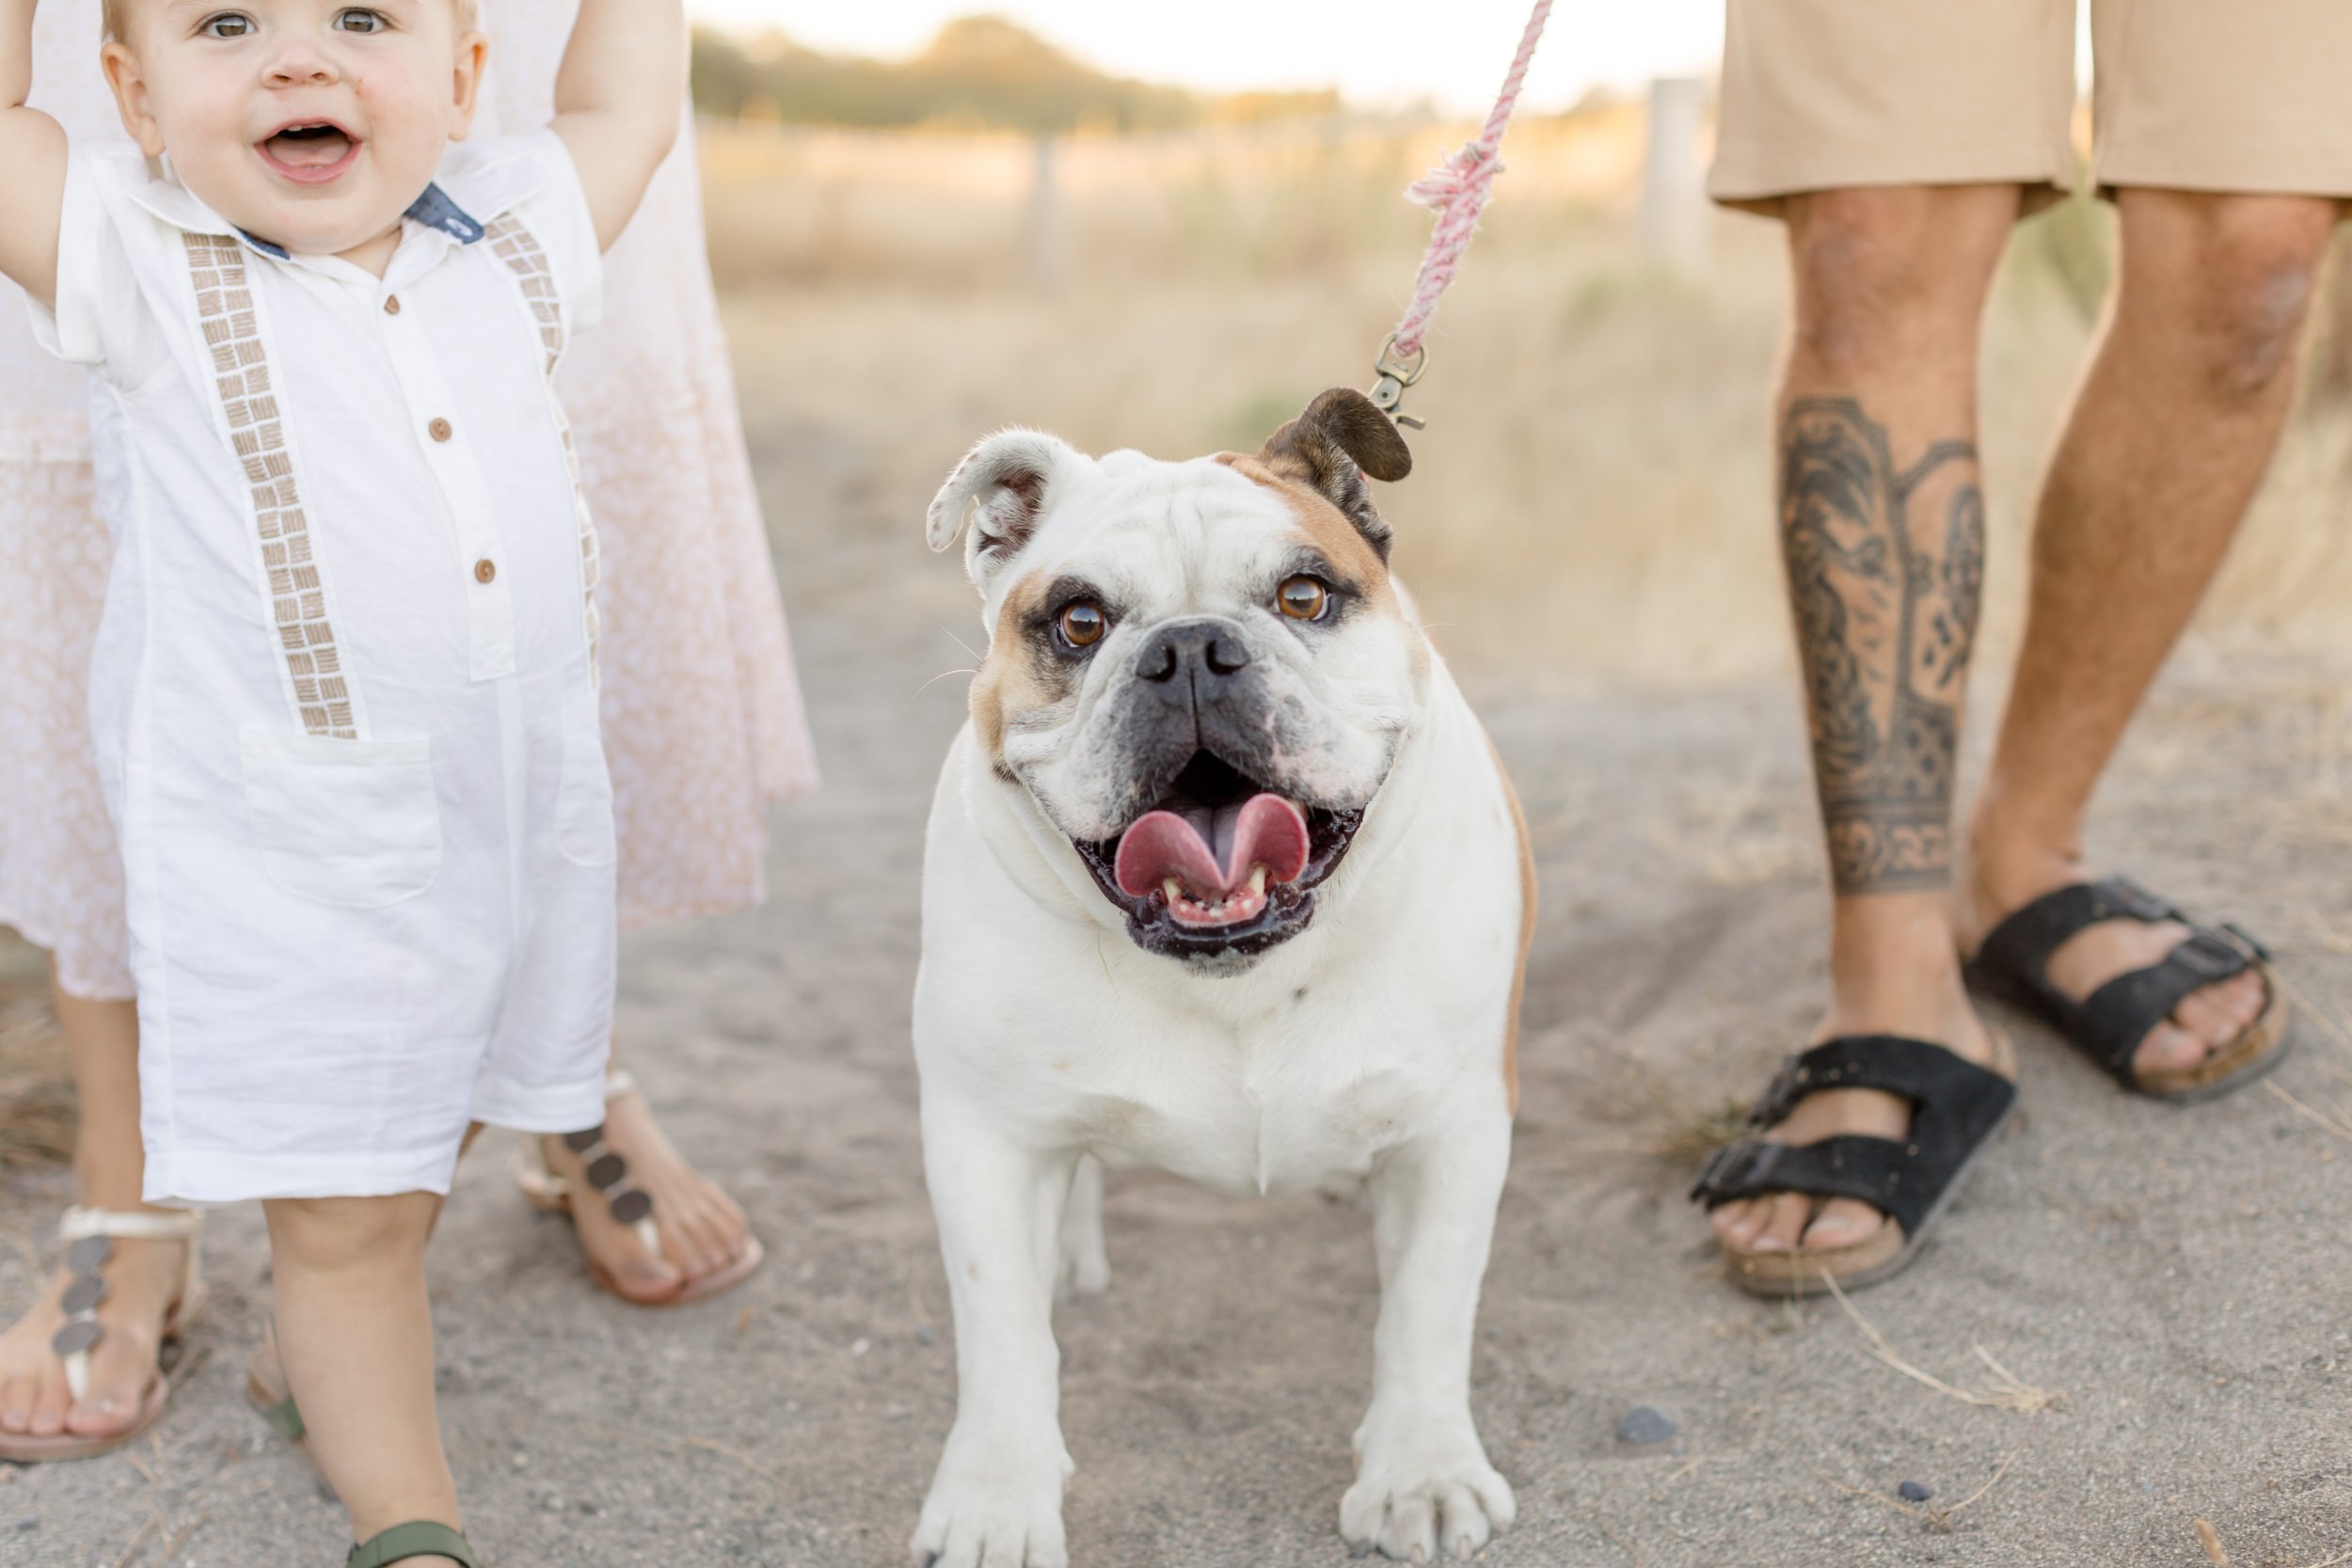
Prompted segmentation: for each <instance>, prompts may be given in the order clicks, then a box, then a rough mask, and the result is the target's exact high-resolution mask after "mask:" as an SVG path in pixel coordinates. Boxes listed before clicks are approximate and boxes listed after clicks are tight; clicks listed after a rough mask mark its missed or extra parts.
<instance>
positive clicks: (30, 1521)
mask: <svg viewBox="0 0 2352 1568" xmlns="http://www.w3.org/2000/svg"><path fill="white" fill-rule="evenodd" d="M16 1528H19V1529H39V1528H40V1520H39V1519H36V1518H33V1517H31V1516H29V1515H27V1516H26V1517H24V1518H22V1519H19V1520H18V1521H17V1522H16Z"/></svg>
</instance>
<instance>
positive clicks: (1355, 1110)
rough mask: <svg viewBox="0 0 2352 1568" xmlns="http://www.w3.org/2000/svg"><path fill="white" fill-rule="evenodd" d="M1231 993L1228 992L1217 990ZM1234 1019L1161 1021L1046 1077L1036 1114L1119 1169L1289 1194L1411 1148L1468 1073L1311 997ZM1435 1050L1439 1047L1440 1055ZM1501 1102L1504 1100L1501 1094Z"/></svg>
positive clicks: (1287, 997)
mask: <svg viewBox="0 0 2352 1568" xmlns="http://www.w3.org/2000/svg"><path fill="white" fill-rule="evenodd" d="M1225 983H1226V984H1231V983H1232V982H1225ZM1298 989H1301V988H1290V989H1289V990H1285V991H1284V992H1283V1001H1282V1002H1280V1003H1278V1004H1276V1005H1275V1006H1270V1007H1267V1008H1265V1009H1263V1010H1262V1011H1254V1014H1253V1012H1252V1011H1238V1016H1234V1015H1228V1016H1226V1017H1218V1016H1216V1015H1210V1014H1200V1013H1195V1014H1190V1015H1186V1014H1184V1013H1183V1012H1177V1013H1168V1012H1162V1013H1160V1014H1158V1015H1157V1016H1156V1017H1155V1018H1153V1019H1152V1020H1150V1021H1148V1022H1147V1021H1144V1020H1137V1021H1136V1022H1138V1024H1139V1025H1140V1027H1138V1029H1137V1031H1136V1033H1135V1034H1134V1035H1133V1036H1131V1037H1127V1038H1125V1039H1123V1040H1122V1041H1120V1043H1118V1044H1117V1045H1115V1046H1113V1047H1110V1048H1108V1049H1105V1050H1103V1051H1100V1052H1095V1053H1089V1055H1088V1056H1087V1058H1086V1060H1085V1064H1084V1066H1083V1068H1080V1067H1079V1066H1077V1065H1075V1064H1073V1065H1072V1066H1070V1067H1066V1068H1065V1067H1059V1066H1058V1065H1057V1063H1048V1064H1047V1065H1046V1071H1047V1073H1048V1074H1053V1075H1056V1076H1058V1077H1061V1078H1063V1079H1065V1080H1066V1081H1067V1082H1066V1086H1065V1087H1064V1088H1063V1090H1062V1092H1061V1093H1059V1094H1054V1093H1052V1092H1051V1090H1050V1087H1049V1086H1048V1085H1032V1087H1033V1088H1035V1089H1037V1090H1039V1091H1040V1092H1041V1094H1042V1096H1043V1098H1041V1099H1040V1100H1038V1101H1033V1103H1035V1104H1038V1105H1040V1106H1041V1108H1044V1109H1046V1110H1047V1113H1048V1115H1049V1117H1053V1118H1055V1119H1057V1120H1059V1121H1060V1124H1061V1129H1062V1131H1063V1132H1064V1133H1065V1135H1066V1138H1067V1141H1068V1142H1069V1143H1070V1144H1072V1145H1074V1146H1076V1147H1078V1148H1083V1149H1085V1150H1087V1151H1089V1152H1091V1153H1093V1154H1095V1155H1096V1156H1097V1157H1099V1158H1101V1159H1102V1160H1103V1161H1104V1164H1109V1165H1113V1166H1121V1165H1148V1166H1156V1167H1159V1168H1162V1169H1166V1170H1169V1171H1172V1172H1175V1173H1176V1174H1178V1175H1181V1176H1184V1177H1187V1178H1189V1179H1191V1180H1196V1181H1199V1182H1201V1183H1202V1184H1204V1185H1207V1186H1211V1187H1215V1188H1217V1189H1219V1190H1222V1191H1226V1192H1261V1193H1280V1192H1294V1191H1299V1190H1303V1189H1306V1188H1310V1187H1314V1186H1319V1185H1324V1184H1327V1183H1328V1182H1330V1181H1332V1180H1335V1179H1340V1178H1346V1177H1359V1176H1361V1175H1363V1174H1364V1173H1365V1172H1366V1171H1367V1170H1368V1169H1369V1168H1370V1167H1371V1165H1372V1164H1373V1162H1374V1161H1375V1159H1376V1158H1377V1157H1378V1156H1379V1154H1380V1153H1381V1151H1382V1150H1384V1149H1386V1148H1391V1147H1392V1146H1394V1145H1395V1144H1398V1143H1400V1142H1403V1141H1405V1140H1406V1139H1407V1138H1410V1137H1412V1136H1413V1135H1414V1134H1415V1133H1416V1132H1419V1131H1420V1130H1421V1129H1422V1125H1423V1122H1424V1118H1425V1117H1429V1116H1430V1115H1432V1114H1433V1113H1434V1112H1435V1111H1436V1110H1437V1108H1438V1107H1439V1106H1440V1105H1441V1104H1443V1103H1444V1102H1445V1101H1446V1100H1447V1099H1448V1097H1449V1096H1450V1095H1451V1094H1452V1093H1454V1092H1455V1090H1456V1089H1457V1087H1458V1083H1457V1081H1458V1080H1459V1079H1460V1078H1461V1077H1462V1076H1463V1075H1464V1073H1463V1069H1465V1068H1466V1067H1470V1066H1471V1064H1469V1063H1466V1062H1464V1061H1461V1060H1459V1059H1455V1060H1448V1059H1446V1058H1445V1057H1444V1056H1442V1055H1440V1054H1438V1051H1436V1050H1432V1049H1429V1048H1428V1047H1429V1046H1430V1045H1431V1043H1432V1041H1431V1037H1429V1036H1427V1035H1422V1037H1420V1042H1421V1043H1420V1044H1419V1045H1416V1044H1414V1042H1413V1041H1412V1039H1411V1037H1407V1036H1406V1035H1403V1034H1400V1033H1398V1032H1396V1031H1395V1029H1394V1028H1393V1025H1392V1023H1391V1022H1384V1021H1378V1020H1375V1019H1373V1018H1370V1017H1367V1016H1365V1015H1364V1014H1363V1013H1362V1012H1361V1011H1360V1010H1359V1009H1358V1008H1355V1007H1351V1006H1346V1005H1344V1004H1336V1005H1335V1004H1333V1003H1329V1002H1325V1003H1322V1004H1321V1005H1318V1001H1317V998H1316V997H1315V995H1314V992H1313V990H1312V988H1305V989H1306V990H1307V991H1308V994H1307V995H1306V996H1305V997H1302V998H1298V999H1296V1000H1292V999H1291V996H1292V992H1293V991H1295V990H1298ZM1439 1049H1442V1047H1439ZM1498 1092H1500V1091H1499V1089H1498Z"/></svg>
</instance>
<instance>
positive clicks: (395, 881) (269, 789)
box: [239, 730, 441, 910]
mask: <svg viewBox="0 0 2352 1568" xmlns="http://www.w3.org/2000/svg"><path fill="white" fill-rule="evenodd" d="M239 753H240V755H239V761H240V765H241V767H242V768H243V770H244V774H245V803H246V810H247V811H249V812H250V813H251V814H252V817H253V832H254V835H255V837H256V838H257V839H258V840H259V841H260V844H261V850H262V865H263V867H264V868H265V869H266V870H267V871H268V872H269V878H270V880H271V881H273V882H276V883H277V884H278V886H279V887H281V888H283V889H285V890H286V891H287V892H288V893H292V894H295V895H300V896H301V897H304V898H315V899H317V900H318V901H319V902H320V903H322V904H341V905H343V906H345V907H347V908H350V909H359V910H375V909H382V908H384V907H385V906H387V905H389V904H397V903H399V902H400V901H401V900H402V899H404V898H413V897H415V896H416V895H418V894H421V893H422V892H423V891H424V890H425V889H426V888H429V887H431V886H432V885H433V879H434V878H436V877H437V876H438V875H440V870H441V808H440V803H439V801H438V800H437V799H436V797H435V795H434V790H433V743H432V741H431V740H429V739H427V738H425V737H423V736H419V737H418V738H416V739H414V740H339V739H336V738H334V737H332V736H316V735H280V734H274V733H270V732H266V731H260V730H248V731H246V733H245V734H244V735H243V736H241V737H240V745H239Z"/></svg>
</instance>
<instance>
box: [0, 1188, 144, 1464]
mask: <svg viewBox="0 0 2352 1568" xmlns="http://www.w3.org/2000/svg"><path fill="white" fill-rule="evenodd" d="M157 1212H163V1211H157ZM186 1263H187V1243H185V1242H135V1241H123V1240H118V1241H116V1242H115V1243H113V1250H112V1252H111V1253H110V1254H109V1255H108V1257H107V1259H106V1263H105V1267H104V1268H103V1271H102V1273H103V1277H104V1278H105V1281H106V1295H105V1299H103V1301H101V1302H100V1303H99V1304H98V1309H97V1315H98V1322H99V1323H100V1325H101V1326H102V1327H103V1328H104V1330H105V1333H104V1336H103V1338H100V1340H99V1341H98V1344H97V1346H96V1348H94V1349H93V1350H92V1351H91V1352H90V1369H89V1387H88V1390H87V1392H86V1393H85V1394H84V1395H83V1397H82V1398H81V1399H79V1400H76V1399H75V1398H73V1395H72V1390H71V1389H70V1388H69V1387H68V1386H67V1385H66V1376H65V1362H64V1361H63V1360H61V1359H60V1358H59V1357H58V1355H57V1353H56V1351H55V1350H54V1349H52V1348H51V1346H50V1339H51V1338H52V1337H53V1336H55V1335H56V1332H57V1327H58V1325H59V1324H61V1323H64V1322H65V1312H64V1309H63V1307H62V1298H63V1296H64V1293H65V1290H66V1287H67V1286H68V1285H70V1284H71V1283H72V1275H69V1274H68V1273H67V1272H66V1271H65V1270H64V1269H63V1268H62V1267H61V1268H60V1269H59V1270H58V1271H57V1273H56V1275H55V1276H54V1277H53V1278H52V1279H51V1280H50V1282H49V1284H48V1286H47V1287H46V1288H45V1289H44V1290H43V1291H41V1293H40V1298H39V1299H38V1300H36V1301H35V1302H34V1303H33V1305H32V1307H31V1309H30V1310H28V1311H27V1312H26V1313H25V1314H24V1316H23V1317H22V1318H19V1319H18V1320H17V1321H16V1322H15V1323H12V1324H10V1325H9V1326H8V1330H7V1331H6V1332H5V1333H0V1433H7V1434H9V1435H15V1436H34V1437H56V1436H61V1435H72V1436H75V1437H91V1438H105V1437H111V1436H115V1435H118V1434H119V1433H124V1432H127V1431H129V1430H130V1429H131V1428H132V1427H134V1426H135V1425H136V1424H137V1422H138V1419H139V1415H140V1412H141V1411H142V1410H144V1409H145V1408H146V1405H147V1401H148V1397H149V1393H150V1390H151V1389H152V1388H153V1386H154V1385H155V1380H156V1379H157V1378H158V1377H161V1376H162V1375H163V1373H162V1369H161V1367H160V1364H159V1358H160V1357H161V1355H162V1353H163V1339H164V1323H165V1321H166V1320H167V1318H168V1317H169V1316H170V1315H171V1309H172V1307H173V1305H174V1304H175V1303H176V1302H177V1301H178V1299H179V1296H180V1291H181V1287H182V1283H183V1281H182V1274H183V1270H184V1268H185V1266H186Z"/></svg>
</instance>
